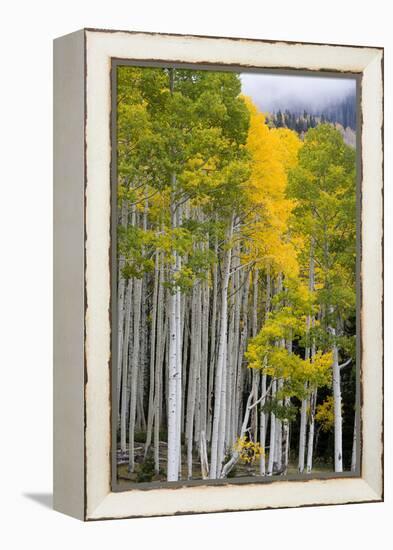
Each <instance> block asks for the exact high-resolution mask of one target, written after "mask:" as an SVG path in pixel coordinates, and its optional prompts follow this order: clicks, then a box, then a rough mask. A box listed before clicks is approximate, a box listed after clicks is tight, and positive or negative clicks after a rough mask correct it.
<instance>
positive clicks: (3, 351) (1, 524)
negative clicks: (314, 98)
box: [0, 0, 393, 550]
mask: <svg viewBox="0 0 393 550" xmlns="http://www.w3.org/2000/svg"><path fill="white" fill-rule="evenodd" d="M389 4H390V3H389V2H388V1H387V0H386V1H382V0H373V1H370V0H369V1H368V2H359V1H356V0H345V1H344V0H329V1H328V2H327V1H324V2H321V1H319V2H318V1H316V0H314V1H307V0H293V1H292V0H287V1H283V0H274V1H269V2H266V1H264V0H259V1H254V0H248V1H243V2H240V1H239V0H237V1H233V0H220V1H216V2H214V1H213V0H208V1H205V0H198V1H195V0H194V1H192V0H188V1H187V0H183V1H181V0H162V1H160V0H158V1H156V2H154V1H153V0H140V1H139V2H135V1H133V0H127V1H124V0H110V2H105V3H104V2H100V1H99V0H84V1H82V0H79V1H77V0H67V1H66V0H54V1H52V2H49V1H48V2H45V1H43V0H35V1H33V2H32V1H28V0H25V1H17V0H15V1H14V2H12V3H11V2H8V3H7V4H3V6H2V17H1V23H2V29H1V33H0V41H1V49H0V52H1V57H2V60H1V65H0V70H1V73H0V75H1V76H0V79H1V80H0V94H1V101H0V106H1V111H0V140H1V144H0V151H1V153H2V155H1V157H2V158H1V161H0V170H1V179H0V183H1V192H2V193H1V200H0V224H1V227H0V235H1V241H0V258H1V269H0V277H1V285H0V289H1V296H0V323H1V331H0V334H1V339H0V365H1V374H2V377H1V382H0V384H1V385H0V388H1V394H0V422H1V429H0V445H1V453H0V462H1V464H0V466H1V470H0V479H1V484H0V509H1V510H0V518H1V519H0V546H1V547H2V548H6V549H9V548H10V549H13V548H18V549H19V548H25V547H29V548H33V549H35V548H40V549H42V550H46V549H49V548H55V549H63V548H64V549H67V550H70V549H74V548H80V547H83V546H84V547H85V548H87V547H89V548H94V549H101V548H106V549H107V548H117V549H119V550H123V548H138V550H139V549H142V548H146V549H147V548H150V547H151V548H154V547H155V548H159V549H160V550H161V549H165V548H171V549H177V548H179V549H180V548H181V549H182V550H184V549H187V550H189V549H194V548H198V550H201V549H203V550H205V549H206V550H207V549H209V548H220V549H225V550H226V549H232V548H239V549H243V548H249V547H251V546H252V547H255V548H259V549H263V548H264V547H265V548H266V547H269V548H274V549H275V550H281V549H284V548H285V549H292V548H296V549H297V548H302V550H308V549H311V548H312V549H315V548H317V549H318V550H325V549H329V550H331V549H332V548H333V547H334V548H335V550H345V549H349V548H350V549H351V550H352V549H354V550H355V549H356V550H357V549H367V550H369V549H370V548H371V549H377V548H382V549H384V548H389V547H391V544H392V540H393V536H392V523H393V514H392V512H393V505H392V502H393V500H392V467H391V463H392V435H391V431H392V402H391V398H392V391H391V386H392V375H391V364H392V357H393V354H392V349H393V348H392V340H393V338H392V316H393V313H392V312H393V302H392V290H391V288H392V253H391V251H390V250H389V249H390V248H391V242H392V241H391V237H392V225H393V224H392V215H391V208H392V189H391V183H392V181H391V180H392V177H391V176H392V169H391V161H390V159H391V158H392V154H393V152H392V134H391V130H392V126H391V121H392V120H393V113H392V72H391V68H392V47H391V46H392V28H391V16H390V17H389V9H388V7H389ZM389 19H390V21H389ZM82 27H96V28H112V29H126V30H142V31H158V32H175V33H189V34H207V35H209V34H210V35H223V36H240V37H250V38H266V39H273V40H276V39H283V40H295V41H297V40H299V41H310V42H313V41H314V42H331V43H341V44H362V45H372V46H384V47H385V97H386V104H385V128H386V133H385V165H386V174H385V200H386V224H385V229H386V237H385V239H386V241H387V247H386V252H385V259H386V266H385V267H386V283H385V300H386V302H385V303H386V306H385V309H386V316H385V335H386V350H385V354H386V355H385V359H386V362H385V373H386V375H385V393H386V413H385V414H386V416H385V432H386V446H385V459H386V466H385V474H386V487H385V489H386V495H385V498H386V500H385V503H384V504H370V505H368V504H363V505H356V506H354V505H347V506H333V507H321V508H304V509H292V510H271V511H262V512H241V513H230V514H214V515H200V516H182V517H172V518H155V519H141V520H121V521H104V522H93V523H89V524H83V523H81V522H78V521H77V520H73V519H71V518H68V517H66V516H62V515H61V514H58V513H56V512H53V511H52V510H51V509H50V506H51V491H52V435H51V430H52V408H51V406H52V395H51V393H52V343H51V338H52V325H51V323H52V133H51V132H52V43H51V41H52V39H53V38H55V37H57V36H60V35H62V34H66V33H68V32H72V31H74V30H77V29H80V28H82ZM376 246H378V243H376Z"/></svg>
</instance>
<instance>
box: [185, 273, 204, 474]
mask: <svg viewBox="0 0 393 550" xmlns="http://www.w3.org/2000/svg"><path fill="white" fill-rule="evenodd" d="M200 306H201V303H200V283H197V284H195V285H194V288H193V291H192V306H191V361H190V369H189V375H188V394H187V415H186V441H187V472H188V474H187V475H188V479H191V478H192V449H193V430H194V418H195V398H196V387H197V375H198V372H197V371H198V369H199V366H200V365H199V362H200V325H199V321H200V315H199V311H198V310H199V309H200Z"/></svg>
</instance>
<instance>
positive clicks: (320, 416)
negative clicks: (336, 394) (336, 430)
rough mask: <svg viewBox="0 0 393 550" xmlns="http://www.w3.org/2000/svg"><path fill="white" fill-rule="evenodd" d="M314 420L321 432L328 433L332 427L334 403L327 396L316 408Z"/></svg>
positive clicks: (330, 397) (331, 398) (331, 397)
mask: <svg viewBox="0 0 393 550" xmlns="http://www.w3.org/2000/svg"><path fill="white" fill-rule="evenodd" d="M315 420H316V421H317V422H318V424H319V425H320V426H321V430H322V431H323V432H330V431H331V430H333V427H334V401H333V396H332V395H329V396H328V397H327V398H326V399H325V401H324V402H323V403H321V404H320V405H318V406H317V412H316V414H315Z"/></svg>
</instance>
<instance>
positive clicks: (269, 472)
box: [267, 379, 277, 476]
mask: <svg viewBox="0 0 393 550" xmlns="http://www.w3.org/2000/svg"><path fill="white" fill-rule="evenodd" d="M276 388H277V381H276V380H275V379H273V384H272V394H271V395H272V400H274V398H275V396H276ZM275 443H276V415H275V414H274V412H273V411H272V412H271V413H270V442H269V461H268V466H267V475H268V476H271V475H273V467H274V455H275Z"/></svg>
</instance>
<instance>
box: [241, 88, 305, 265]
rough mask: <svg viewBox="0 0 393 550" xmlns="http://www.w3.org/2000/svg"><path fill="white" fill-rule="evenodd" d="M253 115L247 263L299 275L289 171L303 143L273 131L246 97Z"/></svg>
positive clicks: (281, 131) (249, 143)
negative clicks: (290, 232)
mask: <svg viewBox="0 0 393 550" xmlns="http://www.w3.org/2000/svg"><path fill="white" fill-rule="evenodd" d="M244 100H245V102H246V105H247V108H248V110H249V112H250V129H249V133H248V139H247V149H248V151H249V153H250V156H251V159H252V160H251V174H250V177H249V180H248V181H247V184H246V189H245V192H246V195H247V201H248V204H249V206H250V211H251V212H252V214H251V216H252V223H250V224H249V227H250V228H249V230H248V231H247V232H246V233H247V235H246V236H247V238H248V241H249V242H250V251H249V253H248V258H247V260H254V261H255V262H256V264H257V266H258V267H261V268H263V267H267V266H269V267H270V268H271V269H272V270H273V271H275V272H276V273H278V272H282V273H284V274H292V275H293V274H296V273H297V272H298V265H297V261H296V252H295V249H294V245H293V243H292V242H291V241H290V240H289V236H288V231H287V230H288V220H289V216H290V215H291V212H292V209H293V207H294V201H292V200H290V199H288V198H287V197H286V196H285V191H286V186H287V175H288V171H289V170H290V169H291V168H292V167H293V166H295V164H296V162H297V154H298V151H299V148H300V146H301V141H300V139H299V137H298V136H297V134H296V133H295V132H293V131H291V130H288V129H286V128H279V129H271V128H269V127H268V126H267V124H266V121H265V117H264V115H263V114H262V113H261V112H259V111H258V109H257V108H256V107H255V105H254V104H253V103H252V101H251V99H250V98H248V97H245V98H244Z"/></svg>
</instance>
